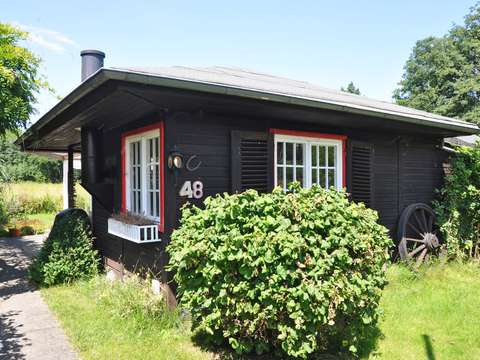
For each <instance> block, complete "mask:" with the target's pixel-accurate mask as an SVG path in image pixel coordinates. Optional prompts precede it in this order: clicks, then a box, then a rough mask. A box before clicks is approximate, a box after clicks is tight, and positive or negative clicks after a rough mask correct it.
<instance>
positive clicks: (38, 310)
mask: <svg viewBox="0 0 480 360" xmlns="http://www.w3.org/2000/svg"><path fill="white" fill-rule="evenodd" d="M43 240H44V236H38V235H37V236H26V237H21V238H0V360H7V359H8V360H20V359H21V360H30V359H35V360H56V359H59V360H60V359H62V360H76V359H78V357H77V355H76V354H75V352H74V350H73V348H72V346H71V345H70V343H69V341H68V338H67V337H66V335H65V333H64V332H63V330H62V329H61V327H60V325H59V323H58V321H57V320H56V319H55V317H54V316H53V314H52V313H51V312H50V310H49V309H48V306H47V305H46V304H45V302H44V301H43V299H42V297H41V295H40V291H38V290H37V289H36V288H35V287H33V286H32V285H31V284H29V282H28V281H27V279H26V273H27V267H28V264H29V261H30V259H31V258H32V257H33V256H34V255H35V254H36V253H37V252H38V251H39V250H40V247H41V245H42V242H43Z"/></svg>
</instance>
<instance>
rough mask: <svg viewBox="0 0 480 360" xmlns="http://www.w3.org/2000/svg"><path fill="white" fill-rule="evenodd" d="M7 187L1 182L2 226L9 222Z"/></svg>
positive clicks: (0, 224) (0, 220)
mask: <svg viewBox="0 0 480 360" xmlns="http://www.w3.org/2000/svg"><path fill="white" fill-rule="evenodd" d="M6 198H7V195H6V189H5V185H4V184H2V183H1V182H0V228H2V226H4V225H7V223H8V218H9V217H8V211H7V203H6Z"/></svg>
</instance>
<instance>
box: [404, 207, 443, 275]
mask: <svg viewBox="0 0 480 360" xmlns="http://www.w3.org/2000/svg"><path fill="white" fill-rule="evenodd" d="M397 239H398V253H399V255H400V258H401V259H402V260H406V259H415V260H416V263H417V266H418V265H420V264H421V263H422V262H423V261H424V260H426V259H427V258H428V257H429V256H430V255H432V254H433V253H436V252H437V250H438V248H439V247H440V238H439V231H438V227H437V226H436V224H435V214H434V213H433V210H432V208H431V207H430V206H428V205H426V204H422V203H417V204H412V205H409V206H407V207H406V208H405V210H403V212H402V215H401V216H400V220H399V222H398V237H397Z"/></svg>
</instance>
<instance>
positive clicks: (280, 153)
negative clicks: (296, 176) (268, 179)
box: [277, 142, 285, 164]
mask: <svg viewBox="0 0 480 360" xmlns="http://www.w3.org/2000/svg"><path fill="white" fill-rule="evenodd" d="M284 144H285V143H282V142H279V143H277V164H283V146H284Z"/></svg>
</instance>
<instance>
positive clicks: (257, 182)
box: [231, 131, 273, 192]
mask: <svg viewBox="0 0 480 360" xmlns="http://www.w3.org/2000/svg"><path fill="white" fill-rule="evenodd" d="M272 144H273V142H272V141H270V135H269V133H267V132H251V131H232V137H231V166H232V192H242V191H245V190H248V189H255V190H257V191H259V192H267V191H269V190H270V188H271V186H270V179H271V169H273V160H272V151H273V149H272Z"/></svg>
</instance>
